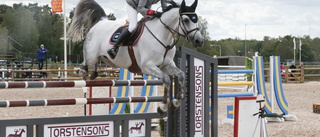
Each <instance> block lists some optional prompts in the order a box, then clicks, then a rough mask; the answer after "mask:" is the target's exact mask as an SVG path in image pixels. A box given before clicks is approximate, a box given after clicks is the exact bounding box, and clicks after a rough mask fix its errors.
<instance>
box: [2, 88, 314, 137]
mask: <svg viewBox="0 0 320 137" xmlns="http://www.w3.org/2000/svg"><path fill="white" fill-rule="evenodd" d="M319 85H320V82H305V83H303V84H286V83H284V84H283V88H284V91H285V97H286V99H287V101H288V103H289V113H290V114H292V115H295V116H296V117H297V118H298V121H295V122H290V121H285V122H281V123H279V122H269V123H267V130H268V134H269V136H270V137H292V136H295V137H317V136H320V135H319V133H320V128H319V127H318V126H319V124H320V114H315V113H313V112H312V105H313V104H314V103H320V90H319V88H320V86H319ZM138 90H139V89H137V91H138ZM160 91H161V88H160V89H159V92H160ZM232 92H236V91H232V90H230V91H226V90H219V93H232ZM113 94H114V95H115V94H116V93H113ZM137 94H140V93H137ZM83 96H84V95H83V90H82V88H51V89H48V88H46V89H40V88H38V89H0V100H24V99H30V100H31V99H57V98H82V97H83ZM218 102H219V121H220V122H221V121H222V119H223V118H225V117H226V106H227V105H232V104H233V103H234V98H222V99H219V100H218ZM83 110H84V106H82V105H78V106H48V107H19V108H0V112H2V113H0V118H1V119H17V118H37V117H62V116H80V115H83V114H84V111H83ZM275 111H276V112H277V113H280V110H279V109H278V108H276V110H275ZM153 136H154V137H157V136H159V135H158V133H157V131H154V132H153ZM219 136H220V137H232V136H233V126H232V125H229V124H225V125H220V126H219Z"/></svg>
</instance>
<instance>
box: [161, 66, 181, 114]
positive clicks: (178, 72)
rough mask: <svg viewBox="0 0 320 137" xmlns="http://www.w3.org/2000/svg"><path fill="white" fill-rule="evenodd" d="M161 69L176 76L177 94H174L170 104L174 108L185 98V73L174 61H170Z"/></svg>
mask: <svg viewBox="0 0 320 137" xmlns="http://www.w3.org/2000/svg"><path fill="white" fill-rule="evenodd" d="M162 70H163V72H165V73H166V74H168V75H175V76H177V77H178V81H179V85H178V86H179V88H178V91H177V94H176V95H175V96H174V99H173V100H172V105H173V106H174V107H175V108H178V107H179V106H180V102H181V101H182V100H183V99H184V98H185V92H184V87H185V80H186V76H185V73H184V72H183V71H181V70H180V69H179V68H177V67H176V65H175V64H174V62H171V64H169V65H167V66H165V67H163V68H162Z"/></svg>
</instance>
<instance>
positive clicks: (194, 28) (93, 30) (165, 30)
mask: <svg viewBox="0 0 320 137" xmlns="http://www.w3.org/2000/svg"><path fill="white" fill-rule="evenodd" d="M168 4H170V6H168V8H167V9H163V11H164V12H163V14H162V16H161V17H160V18H153V19H149V20H148V21H146V22H145V23H144V24H143V26H142V27H143V29H144V32H143V33H142V34H141V36H140V39H139V41H137V42H136V44H135V45H134V46H120V48H119V51H118V53H117V56H116V57H115V58H114V59H112V58H110V57H109V55H108V54H107V50H108V49H110V48H111V47H112V45H111V43H110V42H109V40H108V39H110V37H111V36H112V35H113V33H114V32H115V31H116V30H117V29H118V28H119V27H120V26H122V25H123V23H119V22H117V21H111V20H108V19H107V16H106V14H105V12H104V10H103V9H102V7H101V6H100V5H99V4H98V3H96V2H95V1H94V0H81V1H80V2H79V3H78V5H77V6H76V8H75V12H74V16H73V19H72V22H71V25H70V27H69V30H68V38H69V39H71V40H72V41H74V42H83V41H84V42H83V55H84V62H83V68H82V69H81V73H82V75H83V78H84V79H87V77H88V76H89V75H88V66H94V71H93V73H92V74H91V76H90V79H91V80H93V79H95V78H96V77H97V62H98V61H99V60H102V61H103V62H105V63H106V64H108V65H110V66H113V67H118V68H129V70H130V67H132V66H133V65H136V66H137V67H138V68H139V69H137V70H138V71H135V72H140V73H142V74H146V75H151V76H153V77H156V78H159V79H161V80H162V81H163V83H164V87H165V88H164V100H163V102H162V103H161V104H160V105H159V107H158V109H157V111H158V113H159V114H164V113H165V112H167V109H168V105H169V103H170V98H169V91H170V84H171V80H170V76H176V77H178V81H179V90H178V91H177V92H178V93H177V96H175V98H174V99H172V102H171V103H172V106H173V107H174V108H177V107H179V106H180V101H181V100H182V99H184V87H185V73H184V72H182V71H181V70H180V69H179V68H177V67H176V65H175V63H174V61H173V58H174V56H175V53H176V47H175V43H176V42H177V37H178V36H179V37H180V36H183V37H185V38H186V39H187V40H189V41H190V42H192V44H193V46H194V47H201V46H202V45H203V43H204V38H203V36H202V35H201V33H200V31H199V27H198V16H197V14H196V13H195V10H196V7H197V4H198V0H195V1H194V3H193V4H192V5H191V6H186V3H185V1H184V0H183V1H182V3H181V4H180V5H178V4H176V3H175V2H173V1H171V2H170V3H168ZM130 50H131V51H132V52H133V54H134V59H131V57H130V55H129V53H128V52H129V51H130Z"/></svg>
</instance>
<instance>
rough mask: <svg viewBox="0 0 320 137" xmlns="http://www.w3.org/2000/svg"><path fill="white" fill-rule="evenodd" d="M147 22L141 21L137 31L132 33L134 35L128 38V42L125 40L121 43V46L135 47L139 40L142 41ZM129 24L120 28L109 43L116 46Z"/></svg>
mask: <svg viewBox="0 0 320 137" xmlns="http://www.w3.org/2000/svg"><path fill="white" fill-rule="evenodd" d="M145 22H146V19H141V20H140V21H139V22H138V24H137V27H136V29H135V30H134V31H133V32H132V34H131V35H130V36H129V38H127V39H126V40H124V41H123V42H122V43H120V44H119V45H120V46H134V45H135V44H136V43H137V42H138V40H139V39H140V36H141V35H142V33H143V30H144V27H143V26H144V24H145ZM128 26H129V25H128V24H125V25H123V26H120V27H119V28H118V29H117V30H116V31H115V32H114V33H113V34H112V36H111V38H110V40H109V43H110V44H112V45H114V44H115V43H116V41H117V40H118V38H119V36H120V34H121V33H122V31H124V30H125V29H127V28H128Z"/></svg>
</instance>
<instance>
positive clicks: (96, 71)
mask: <svg viewBox="0 0 320 137" xmlns="http://www.w3.org/2000/svg"><path fill="white" fill-rule="evenodd" d="M98 76H99V74H98V64H97V63H96V64H95V65H94V70H93V71H92V73H91V76H90V80H94V79H95V78H97V77H98Z"/></svg>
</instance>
